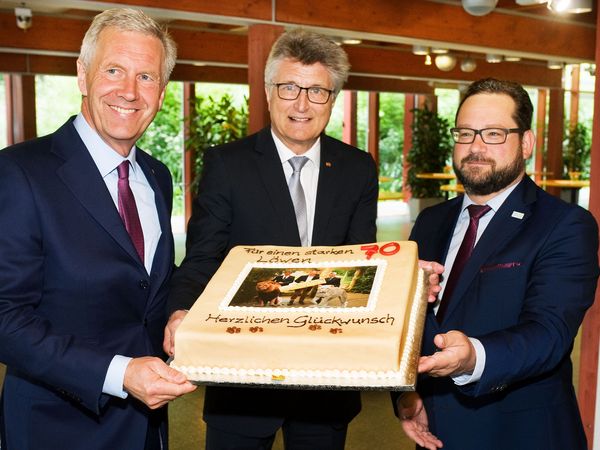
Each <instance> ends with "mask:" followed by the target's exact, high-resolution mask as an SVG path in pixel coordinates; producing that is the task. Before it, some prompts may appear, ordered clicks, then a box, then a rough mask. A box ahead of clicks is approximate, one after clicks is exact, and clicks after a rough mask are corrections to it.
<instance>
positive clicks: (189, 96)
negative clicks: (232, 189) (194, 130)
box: [183, 81, 198, 230]
mask: <svg viewBox="0 0 600 450" xmlns="http://www.w3.org/2000/svg"><path fill="white" fill-rule="evenodd" d="M195 99H196V85H195V84H194V83H191V82H189V81H186V82H184V83H183V117H184V118H185V122H184V126H183V142H184V144H183V145H184V146H185V149H184V153H183V198H184V202H183V212H184V216H185V228H186V230H187V223H188V222H189V220H190V216H191V215H192V202H193V200H194V194H195V192H194V190H193V188H194V186H192V183H193V182H194V180H195V179H196V158H197V156H198V150H197V149H196V148H192V147H187V145H186V144H185V143H186V142H188V140H189V138H190V124H191V123H192V120H193V118H194V116H195V114H196V109H195V108H194V105H195Z"/></svg>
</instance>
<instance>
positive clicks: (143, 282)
mask: <svg viewBox="0 0 600 450" xmlns="http://www.w3.org/2000/svg"><path fill="white" fill-rule="evenodd" d="M149 286H150V283H148V280H140V289H148V287H149Z"/></svg>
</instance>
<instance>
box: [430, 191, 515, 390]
mask: <svg viewBox="0 0 600 450" xmlns="http://www.w3.org/2000/svg"><path fill="white" fill-rule="evenodd" d="M517 184H519V183H515V184H514V185H512V186H510V187H509V188H508V189H506V190H505V191H502V192H501V193H499V194H498V195H496V196H495V197H493V198H491V199H490V200H489V201H488V202H487V203H486V205H488V206H489V207H490V208H491V209H490V210H489V211H488V212H487V213H486V214H485V215H484V216H482V217H481V218H480V219H479V225H478V226H477V236H476V237H475V245H477V242H479V238H480V237H481V235H482V234H483V232H484V231H485V229H486V228H487V226H488V225H489V223H490V222H491V220H492V218H493V217H494V215H495V214H496V212H497V211H498V209H500V207H501V206H502V204H503V203H504V201H505V200H506V199H507V197H508V196H509V195H510V194H511V192H512V191H513V190H514V189H515V188H516V187H517ZM473 204H475V202H474V201H473V200H471V199H470V198H469V196H468V195H467V194H465V195H464V197H463V203H462V209H461V213H460V215H459V216H458V221H457V222H456V226H455V227H454V233H453V234H452V240H451V241H450V247H449V248H448V254H447V255H446V261H444V273H446V274H448V276H449V275H450V272H451V271H452V266H453V264H454V260H455V259H456V255H457V254H458V249H459V248H460V244H461V243H462V241H463V239H464V237H465V234H466V233H467V228H468V227H469V221H470V216H469V211H468V210H467V207H468V206H469V205H473ZM447 279H448V277H444V279H443V280H442V281H441V282H440V286H441V288H442V290H441V291H440V293H439V295H438V299H442V301H443V299H444V290H445V287H446V281H447ZM439 303H440V300H438V302H437V303H436V305H435V306H434V311H435V312H436V313H437V310H438V308H439ZM469 340H470V341H471V343H472V344H473V347H474V348H475V354H476V361H475V369H474V370H473V373H472V374H470V373H466V374H462V375H458V376H454V377H452V379H453V380H454V383H456V384H458V385H465V384H468V383H474V382H475V381H479V379H481V375H482V374H483V369H484V368H485V348H484V347H483V345H482V344H481V342H480V341H479V339H476V338H472V337H470V338H469Z"/></svg>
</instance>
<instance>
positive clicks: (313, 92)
mask: <svg viewBox="0 0 600 450" xmlns="http://www.w3.org/2000/svg"><path fill="white" fill-rule="evenodd" d="M271 84H272V85H273V86H276V87H277V95H278V96H279V98H280V99H282V100H296V99H297V98H298V97H299V96H300V92H302V91H306V94H307V96H308V101H309V102H311V103H317V104H319V105H322V104H324V103H327V102H328V101H329V97H331V94H332V93H333V91H332V90H331V89H325V88H323V87H320V86H309V87H302V86H298V85H297V84H295V83H271Z"/></svg>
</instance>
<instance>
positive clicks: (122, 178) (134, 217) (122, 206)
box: [117, 161, 144, 263]
mask: <svg viewBox="0 0 600 450" xmlns="http://www.w3.org/2000/svg"><path fill="white" fill-rule="evenodd" d="M117 173H118V174H119V183H118V192H119V195H118V197H119V215H120V216H121V219H123V223H124V224H125V228H126V229H127V232H128V233H129V236H130V237H131V240H132V242H133V245H134V246H135V249H136V250H137V252H138V255H140V259H141V260H142V263H143V262H144V233H143V232H142V224H141V223H140V216H139V215H138V210H137V206H136V205H135V198H134V197H133V192H131V188H130V187H129V161H123V162H122V163H121V164H119V166H118V167H117Z"/></svg>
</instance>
